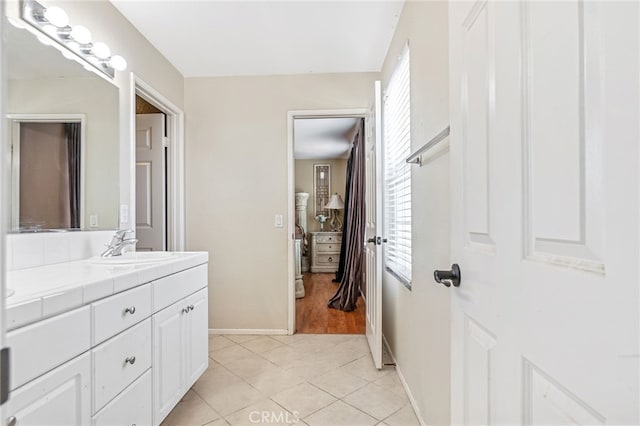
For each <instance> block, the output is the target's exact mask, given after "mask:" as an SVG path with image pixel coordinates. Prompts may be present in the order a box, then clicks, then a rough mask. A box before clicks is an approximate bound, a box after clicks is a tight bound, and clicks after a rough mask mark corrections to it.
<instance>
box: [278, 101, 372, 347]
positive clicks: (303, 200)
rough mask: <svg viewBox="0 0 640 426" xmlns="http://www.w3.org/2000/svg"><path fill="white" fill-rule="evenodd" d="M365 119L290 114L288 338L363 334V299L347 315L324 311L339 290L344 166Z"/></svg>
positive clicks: (354, 114) (353, 114) (357, 113)
mask: <svg viewBox="0 0 640 426" xmlns="http://www.w3.org/2000/svg"><path fill="white" fill-rule="evenodd" d="M365 113H366V110H349V111H322V112H318V111H313V112H300V113H295V114H290V117H289V118H290V122H289V124H290V129H289V130H290V144H289V147H290V167H289V203H290V214H289V218H290V224H289V226H290V229H291V235H292V240H291V251H290V256H289V257H290V267H291V268H292V269H291V270H290V291H289V296H290V302H292V303H290V309H289V319H290V328H289V331H290V333H294V332H296V333H314V334H364V333H365V329H366V327H365V298H364V295H362V296H361V297H360V298H359V299H358V303H357V308H356V309H355V310H354V311H351V312H344V311H340V310H337V309H331V308H329V307H328V306H327V304H328V301H329V299H331V297H332V296H333V295H334V294H335V293H336V291H337V290H338V287H339V281H338V280H336V276H337V274H336V273H337V271H338V267H339V264H340V253H341V245H342V244H341V242H342V241H341V240H342V223H343V222H344V210H343V209H344V201H345V195H346V194H345V192H346V186H347V161H348V158H349V155H350V152H351V144H352V142H353V137H354V134H355V131H356V129H357V126H358V125H359V123H360V122H361V120H362V119H363V118H364V116H365ZM327 207H328V208H327ZM297 253H299V254H300V260H298V258H297V257H296V254H297ZM298 262H299V264H298V266H297V267H296V264H297V263H298Z"/></svg>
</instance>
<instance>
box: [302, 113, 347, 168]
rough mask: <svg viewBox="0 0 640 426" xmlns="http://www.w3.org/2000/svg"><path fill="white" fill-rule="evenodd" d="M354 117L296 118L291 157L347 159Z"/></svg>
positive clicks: (303, 158)
mask: <svg viewBox="0 0 640 426" xmlns="http://www.w3.org/2000/svg"><path fill="white" fill-rule="evenodd" d="M358 120H359V119H358V118H355V117H340V118H296V119H295V120H294V121H293V135H294V136H293V143H294V153H293V157H294V158H295V159H296V160H329V159H337V158H349V153H350V150H351V142H352V140H351V138H350V137H349V136H350V135H351V134H352V131H353V129H354V127H355V126H356V124H357V122H358Z"/></svg>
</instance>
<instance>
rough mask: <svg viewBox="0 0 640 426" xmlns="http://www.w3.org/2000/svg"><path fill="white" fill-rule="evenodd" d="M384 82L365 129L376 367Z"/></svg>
mask: <svg viewBox="0 0 640 426" xmlns="http://www.w3.org/2000/svg"><path fill="white" fill-rule="evenodd" d="M381 93H382V92H381V89H380V82H379V81H376V82H375V88H374V96H375V98H374V105H373V107H372V109H371V111H370V113H369V116H368V117H367V120H366V131H365V139H366V143H365V151H366V155H365V167H366V172H365V173H366V191H365V192H366V194H365V216H366V218H365V219H366V225H365V239H366V240H370V239H373V240H374V241H377V242H374V243H366V244H365V259H366V274H367V276H366V287H367V292H366V297H367V304H366V308H367V309H366V310H367V312H366V335H367V341H368V342H369V348H370V349H371V355H372V356H373V363H374V364H375V366H376V368H379V369H380V368H382V246H381V244H380V241H379V240H380V239H381V238H382V237H381V235H382V195H381V191H382V185H381V182H380V180H381V176H382V167H381V161H382V153H381V146H380V145H381V142H382V138H381V135H382V132H381V126H382V121H381V112H382V98H381Z"/></svg>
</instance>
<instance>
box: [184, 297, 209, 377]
mask: <svg viewBox="0 0 640 426" xmlns="http://www.w3.org/2000/svg"><path fill="white" fill-rule="evenodd" d="M207 294H208V290H207V289H206V288H205V289H204V290H200V291H199V292H198V293H196V294H194V295H193V296H191V297H189V299H188V304H189V306H191V305H192V306H193V309H191V311H190V312H189V314H188V315H187V316H186V318H185V319H186V321H185V325H186V328H187V331H186V333H185V349H186V352H187V354H186V357H185V361H186V365H185V380H186V384H185V385H186V386H187V387H191V386H192V385H193V384H194V383H195V382H196V380H198V378H199V377H200V375H202V373H204V371H205V370H206V369H207V367H208V366H209V343H208V342H209V338H208V334H209V323H208V321H209V315H208V310H207V305H208V300H209V299H208V296H207Z"/></svg>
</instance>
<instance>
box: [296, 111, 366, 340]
mask: <svg viewBox="0 0 640 426" xmlns="http://www.w3.org/2000/svg"><path fill="white" fill-rule="evenodd" d="M367 112H368V109H367V108H351V109H318V110H294V111H289V112H287V191H288V196H287V200H288V204H289V205H288V206H287V231H288V234H287V241H288V242H287V248H288V255H287V258H288V262H287V268H288V269H287V270H288V281H287V283H288V286H287V300H288V302H289V303H288V305H289V307H288V318H287V330H288V334H294V333H295V331H296V288H295V286H296V277H295V261H294V259H295V255H294V252H293V239H294V234H295V229H294V228H295V209H296V205H295V204H296V194H295V176H296V173H295V160H294V158H293V120H295V119H296V118H324V117H362V118H365V117H366V116H367Z"/></svg>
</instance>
